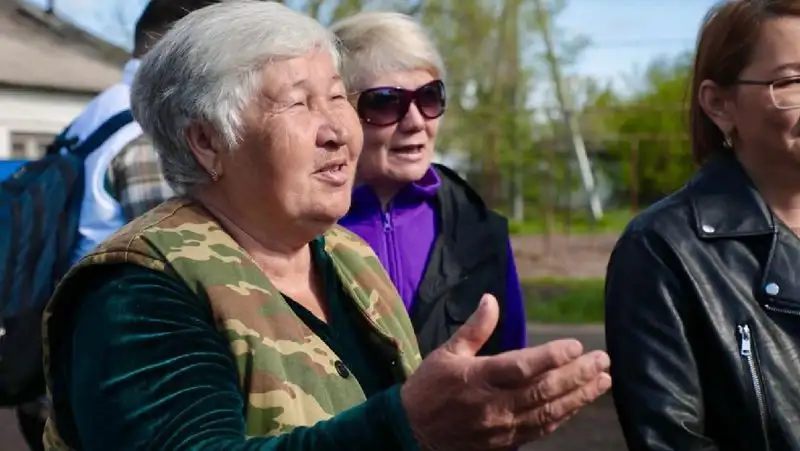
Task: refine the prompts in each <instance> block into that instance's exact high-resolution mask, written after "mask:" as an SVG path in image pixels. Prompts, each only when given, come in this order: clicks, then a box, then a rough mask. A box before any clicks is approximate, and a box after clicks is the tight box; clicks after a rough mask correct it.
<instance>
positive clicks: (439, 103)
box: [416, 82, 446, 119]
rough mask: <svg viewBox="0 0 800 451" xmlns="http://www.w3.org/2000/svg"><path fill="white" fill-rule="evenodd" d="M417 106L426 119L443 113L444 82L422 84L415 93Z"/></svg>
mask: <svg viewBox="0 0 800 451" xmlns="http://www.w3.org/2000/svg"><path fill="white" fill-rule="evenodd" d="M416 101H417V102H416V103H417V108H419V111H420V113H422V115H423V116H425V117H426V118H428V119H435V118H437V117H439V116H441V115H442V114H444V108H445V103H446V99H445V92H444V84H442V83H441V82H434V83H430V84H427V85H425V86H422V87H421V88H419V90H418V91H417V95H416Z"/></svg>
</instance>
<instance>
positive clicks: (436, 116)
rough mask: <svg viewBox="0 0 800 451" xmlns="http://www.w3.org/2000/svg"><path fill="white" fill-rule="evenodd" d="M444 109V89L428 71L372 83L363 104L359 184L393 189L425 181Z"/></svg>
mask: <svg viewBox="0 0 800 451" xmlns="http://www.w3.org/2000/svg"><path fill="white" fill-rule="evenodd" d="M398 88H399V89H398ZM409 101H410V102H409ZM444 107H445V92H444V85H443V84H442V83H441V82H440V81H438V80H436V79H434V77H433V76H432V75H431V74H430V73H429V72H428V71H424V70H414V71H402V72H392V73H387V74H383V75H381V76H379V77H375V78H373V79H371V80H369V83H368V84H366V89H363V90H362V91H361V93H360V95H359V97H358V100H357V109H358V113H359V116H360V118H361V125H362V127H363V131H364V150H363V152H362V154H361V158H360V159H359V161H358V179H359V181H361V182H365V183H369V184H370V185H373V186H375V187H382V188H388V189H389V190H392V189H396V188H397V187H400V186H402V185H405V184H407V183H410V182H415V181H417V180H419V179H421V178H422V176H423V175H424V174H425V172H426V171H427V170H428V167H429V166H430V164H431V160H432V159H433V150H434V146H435V143H436V133H437V132H438V130H439V121H440V118H441V115H442V114H443V113H444Z"/></svg>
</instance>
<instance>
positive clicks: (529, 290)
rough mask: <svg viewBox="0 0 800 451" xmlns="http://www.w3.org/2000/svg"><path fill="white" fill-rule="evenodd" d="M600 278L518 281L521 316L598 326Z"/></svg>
mask: <svg viewBox="0 0 800 451" xmlns="http://www.w3.org/2000/svg"><path fill="white" fill-rule="evenodd" d="M603 290H604V282H603V280H602V279H532V280H525V281H522V292H523V298H524V300H525V317H526V318H527V320H528V321H529V322H536V323H551V324H602V323H603V317H604V316H605V313H604V298H603V296H604V295H603Z"/></svg>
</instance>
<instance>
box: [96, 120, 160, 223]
mask: <svg viewBox="0 0 800 451" xmlns="http://www.w3.org/2000/svg"><path fill="white" fill-rule="evenodd" d="M106 181H107V188H108V191H109V193H111V195H112V196H113V197H114V199H116V200H117V202H119V204H120V206H121V207H122V212H123V214H124V215H125V218H126V219H127V220H128V221H130V220H132V219H134V218H136V217H138V216H141V215H142V214H144V213H146V212H147V211H149V210H151V209H152V208H154V207H156V206H157V205H158V204H160V203H162V202H164V201H165V200H167V199H169V198H170V197H172V196H174V195H175V193H174V191H172V188H170V187H169V185H168V184H167V181H166V180H164V176H163V175H162V173H161V160H160V159H159V157H158V152H156V149H155V148H154V147H153V143H152V141H150V139H148V138H147V137H146V136H144V135H143V136H141V137H139V138H137V139H135V140H133V141H132V142H131V143H130V144H128V145H127V146H126V147H125V148H124V149H122V150H121V151H120V153H119V154H117V156H116V157H114V159H113V160H112V161H111V165H110V166H109V168H108V172H107V173H106Z"/></svg>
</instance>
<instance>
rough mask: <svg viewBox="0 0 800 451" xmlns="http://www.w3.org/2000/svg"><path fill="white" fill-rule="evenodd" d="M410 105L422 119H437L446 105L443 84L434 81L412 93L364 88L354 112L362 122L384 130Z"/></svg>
mask: <svg viewBox="0 0 800 451" xmlns="http://www.w3.org/2000/svg"><path fill="white" fill-rule="evenodd" d="M411 102H414V104H415V105H416V106H417V109H418V110H419V112H420V114H422V117H424V118H425V119H436V118H438V117H440V116H441V115H442V114H444V110H445V106H446V104H447V98H446V95H445V90H444V83H443V82H442V81H441V80H434V81H432V82H430V83H427V84H424V85H422V86H420V87H419V88H417V89H416V90H414V91H411V90H408V89H403V88H392V87H382V88H372V89H367V90H365V91H362V92H361V94H360V95H359V96H358V102H357V103H356V111H358V116H359V117H360V118H361V120H362V121H364V122H365V123H367V124H370V125H375V126H379V127H385V126H388V125H394V124H396V123H398V122H400V121H401V120H403V118H404V117H405V116H406V114H408V109H409V108H410V107H411Z"/></svg>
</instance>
